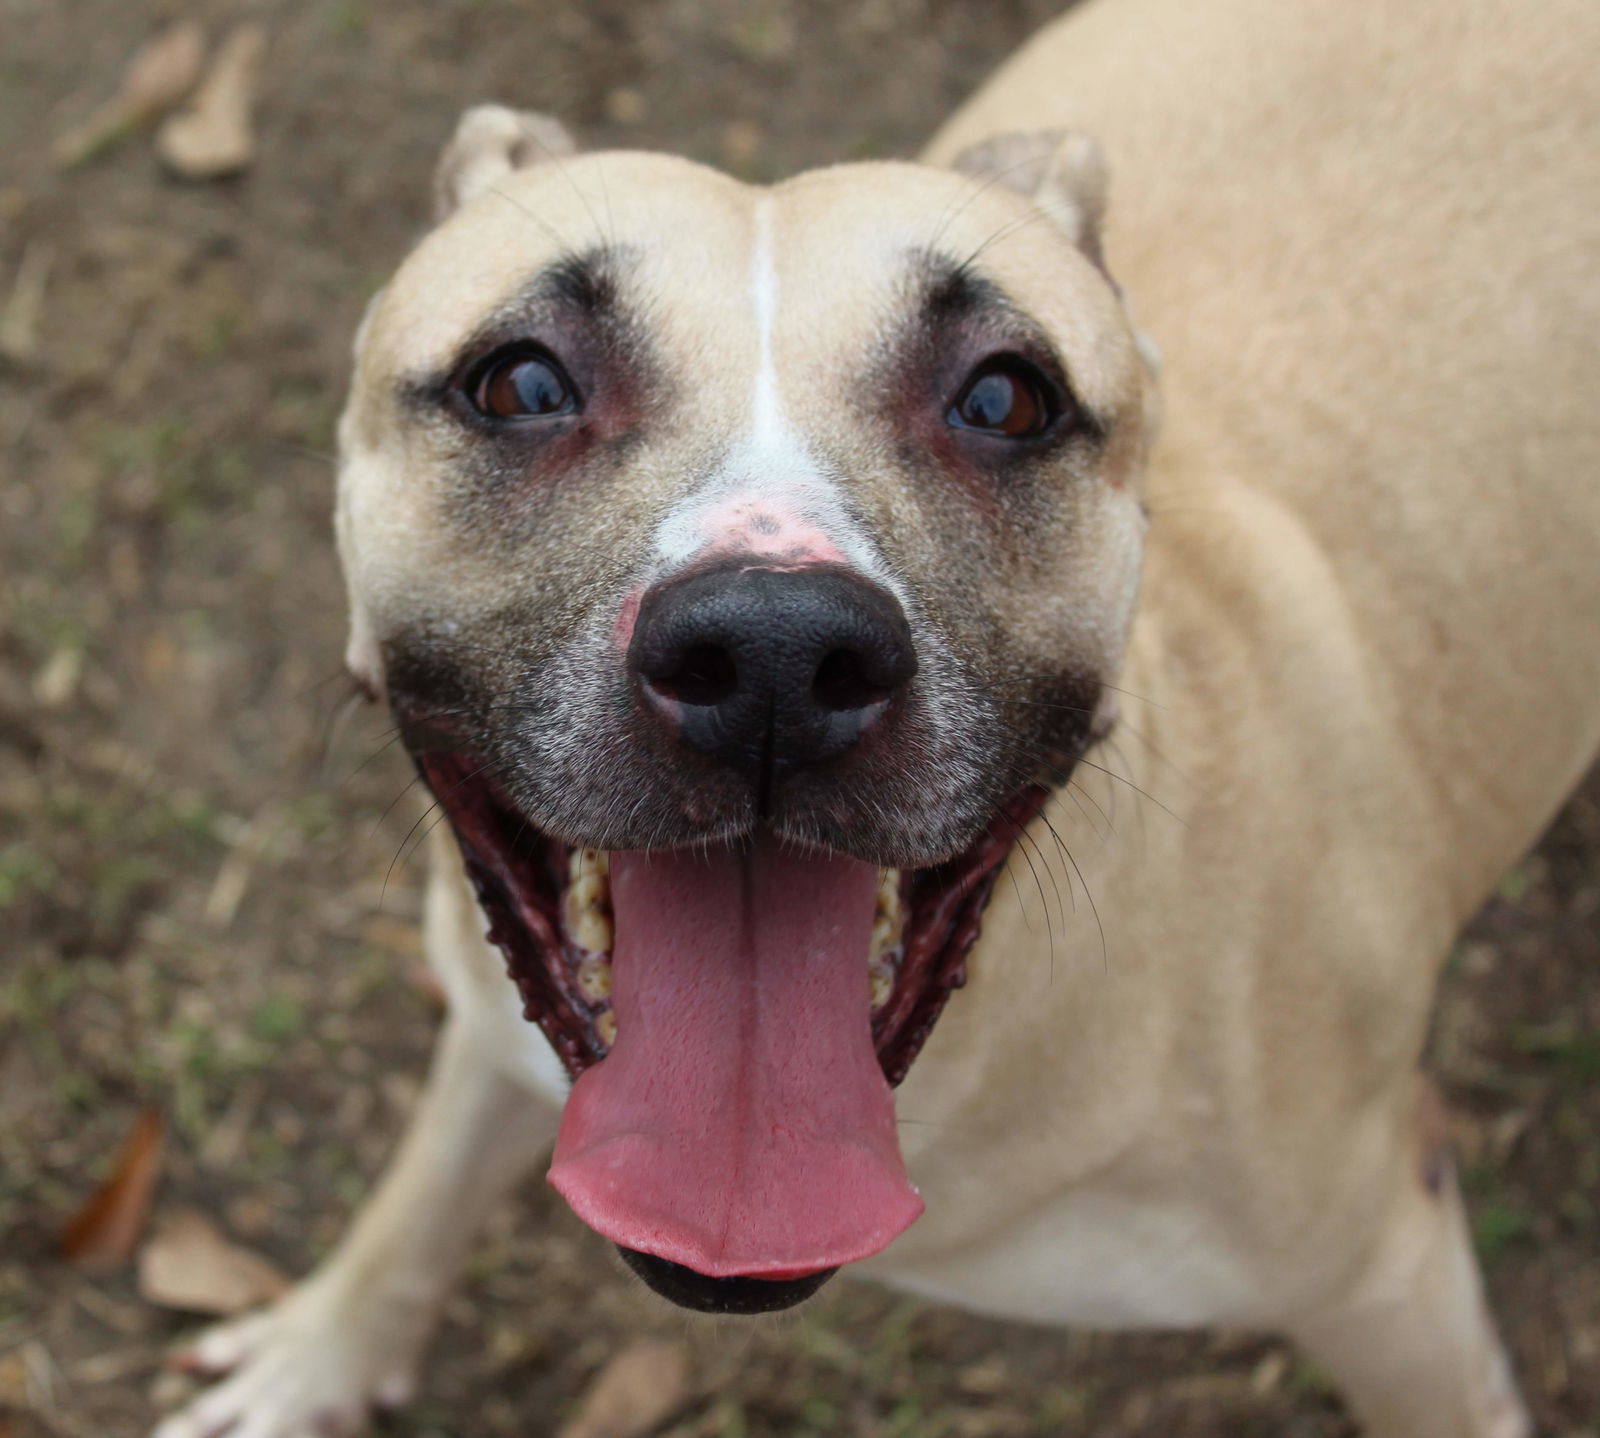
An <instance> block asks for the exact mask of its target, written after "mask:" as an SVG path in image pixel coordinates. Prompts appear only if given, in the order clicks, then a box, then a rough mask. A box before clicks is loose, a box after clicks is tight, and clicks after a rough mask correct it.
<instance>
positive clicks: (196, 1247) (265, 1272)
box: [139, 1209, 289, 1318]
mask: <svg viewBox="0 0 1600 1438" xmlns="http://www.w3.org/2000/svg"><path fill="white" fill-rule="evenodd" d="M288 1287H289V1280H288V1279H287V1278H285V1277H284V1276H283V1275H282V1274H281V1273H279V1272H278V1270H277V1269H275V1268H274V1267H273V1266H272V1265H271V1264H270V1263H268V1262H267V1261H266V1259H264V1258H262V1257H261V1256H260V1255H259V1254H255V1253H252V1252H251V1251H250V1250H249V1249H248V1248H241V1247H240V1246H239V1245H238V1244H237V1243H234V1242H232V1241H231V1240H229V1239H227V1238H224V1237H223V1235H222V1234H221V1233H219V1232H218V1231H217V1229H216V1227H215V1226H214V1225H213V1224H212V1223H211V1221H210V1220H209V1219H208V1218H206V1217H205V1215H204V1214H201V1213H196V1212H195V1211H194V1210H192V1209H184V1210H182V1211H180V1212H178V1213H174V1214H172V1215H170V1216H169V1217H167V1218H164V1219H162V1220H161V1221H160V1222H159V1223H158V1224H157V1225H156V1231H155V1233H154V1234H153V1235H151V1238H150V1241H149V1242H148V1243H147V1244H145V1246H144V1249H143V1251H142V1252H141V1253H140V1254H139V1296H140V1297H141V1298H143V1299H144V1300H145V1301H146V1302H147V1303H155V1304H159V1305H160V1306H161V1307H162V1308H181V1309H183V1310H184V1311H185V1312H187V1313H211V1314H217V1315H219V1316H221V1317H224V1318H228V1317H232V1316H233V1315H234V1314H235V1313H243V1312H244V1311H245V1309H247V1308H255V1307H258V1306H259V1305H260V1304H263V1303H270V1302H271V1301H272V1300H273V1299H274V1298H276V1297H278V1295H279V1294H281V1293H283V1292H284V1291H285V1290H286V1289H287V1288H288Z"/></svg>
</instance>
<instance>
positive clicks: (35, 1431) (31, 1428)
mask: <svg viewBox="0 0 1600 1438" xmlns="http://www.w3.org/2000/svg"><path fill="white" fill-rule="evenodd" d="M0 1438H55V1430H54V1429H53V1428H49V1427H47V1426H46V1425H45V1421H44V1419H42V1418H41V1417H39V1415H38V1414H36V1413H30V1412H29V1411H28V1410H27V1409H26V1408H12V1407H9V1406H7V1405H6V1404H3V1403H0Z"/></svg>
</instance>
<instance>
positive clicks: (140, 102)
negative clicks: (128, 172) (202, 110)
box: [52, 20, 206, 166]
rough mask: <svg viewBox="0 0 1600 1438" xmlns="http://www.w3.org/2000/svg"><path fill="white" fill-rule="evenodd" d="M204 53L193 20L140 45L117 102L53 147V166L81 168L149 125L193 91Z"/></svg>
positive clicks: (108, 104)
mask: <svg viewBox="0 0 1600 1438" xmlns="http://www.w3.org/2000/svg"><path fill="white" fill-rule="evenodd" d="M205 52H206V39H205V34H204V32H203V31H202V30H201V29H200V26H199V25H198V24H196V23H195V22H194V21H193V20H180V21H178V23H177V24H175V25H169V26H168V27H167V28H166V29H165V30H163V31H162V32H161V33H160V34H159V35H157V36H156V37H155V38H154V39H153V40H150V41H147V42H146V43H145V44H144V45H141V46H140V47H139V49H138V50H136V51H134V54H133V58H132V59H131V60H129V61H128V64H127V67H126V68H125V69H124V70H123V72H122V87H121V89H119V90H118V91H117V95H116V98H115V99H112V100H108V101H107V102H106V103H105V104H104V105H102V106H100V108H99V109H98V110H96V111H95V112H94V114H92V115H91V116H89V118H88V119H87V120H85V121H84V122H83V123H82V124H81V125H78V126H76V127H75V128H73V129H72V130H70V131H68V132H67V133H66V134H65V135H63V136H61V138H60V139H59V140H57V141H56V143H55V145H54V146H53V147H52V154H53V157H54V159H55V162H56V163H57V164H58V165H62V166H69V165H79V164H82V163H83V162H84V161H85V160H88V159H91V158H93V157H94V156H95V155H97V154H99V153H100V152H101V151H102V150H104V149H105V148H106V147H107V146H108V145H110V144H113V143H114V142H115V141H117V140H119V139H121V138H122V136H124V135H126V134H128V133H129V132H130V131H133V130H137V129H139V128H140V127H141V126H144V125H151V124H154V123H155V122H156V121H157V120H159V119H160V118H161V117H162V116H163V115H165V114H166V113H167V111H168V110H171V109H173V108H174V107H175V106H177V105H179V104H181V103H182V101H183V99H184V97H185V96H186V95H188V93H189V92H190V91H191V90H192V89H194V86H195V81H197V80H198V79H199V78H200V66H201V63H202V61H204V59H205Z"/></svg>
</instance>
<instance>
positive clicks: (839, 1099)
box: [417, 750, 1046, 1312]
mask: <svg viewBox="0 0 1600 1438" xmlns="http://www.w3.org/2000/svg"><path fill="white" fill-rule="evenodd" d="M417 758H418V765H419V768H420V769H421V771H422V773H423V776H424V778H425V779H426V781H427V783H428V785H429V787H430V788H431V789H432V791H433V793H434V795H435V796H436V797H437V798H438V800H439V801H440V804H441V805H442V807H443V808H444V810H445V812H446V814H447V815H448V817H449V819H450V821H451V824H452V826H453V828H454V830H455V832H456V836H457V838H458V840H459V842H460V846H461V850H462V854H463V856H464V859H465V862H466V868H467V872H468V875H469V876H470V878H471V881H472V883H473V886H474V888H475V889H476V891H477V894H478V898H479V901H480V903H481V905H482V907H483V910H484V913H485V914H486V915H487V917H488V920H489V934H488V936H489V938H490V940H491V941H492V942H494V943H495V944H496V945H497V946H498V947H499V948H500V950H501V951H502V953H503V954H504V955H505V958H506V964H507V969H508V971H509V973H510V976H511V978H512V979H513V981H514V982H515V983H516V985H517V988H518V991H519V992H520V994H521V997H522V1001H523V1005H524V1013H525V1014H526V1016H527V1018H528V1019H529V1020H531V1021H532V1022H534V1023H537V1024H538V1025H539V1027H540V1028H541V1029H542V1030H543V1031H544V1033H545V1035H546V1037H547V1038H548V1039H549V1041H550V1043H551V1045H552V1046H553V1047H554V1049H555V1051H556V1053H557V1054H558V1055H559V1057H560V1059H561V1061H562V1063H563V1064H564V1065H565V1066H566V1068H567V1070H568V1072H569V1073H570V1074H571V1075H572V1076H573V1078H574V1079H575V1080H576V1083H575V1085H574V1088H573V1092H572V1094H571V1096H570V1098H569V1100H568V1103H567V1106H566V1110H565V1111H564V1113H563V1117H562V1123H561V1131H560V1136H559V1137H558V1139H557V1144H556V1152H555V1159H554V1164H553V1167H552V1169H551V1175H550V1177H551V1182H552V1183H553V1184H554V1185H555V1186H556V1187H557V1189H559V1190H560V1191H561V1192H562V1194H563V1196H565V1197H566V1198H567V1200H568V1202H569V1203H570V1204H571V1205H572V1207H573V1208H574V1210H575V1211H576V1212H577V1213H578V1215H579V1217H580V1218H582V1219H583V1220H584V1221H585V1222H587V1223H588V1224H589V1226H590V1227H592V1228H594V1229H596V1230H597V1231H598V1232H600V1233H602V1234H603V1235H605V1236H606V1237H609V1238H611V1239H612V1240H613V1241H615V1242H616V1243H617V1244H618V1245H619V1247H621V1249H622V1250H623V1253H624V1257H625V1258H627V1260H628V1262H629V1265H630V1266H631V1267H633V1268H634V1269H635V1270H636V1271H637V1272H639V1273H640V1274H641V1276H643V1277H644V1278H645V1280H646V1281H647V1282H649V1283H650V1284H651V1286H652V1287H654V1288H656V1289H657V1291H658V1292H661V1293H663V1294H664V1295H665V1296H667V1297H669V1298H671V1299H672V1300H673V1301H674V1302H677V1303H679V1304H680V1305H682V1306H686V1307H691V1308H701V1309H707V1310H710V1311H716V1312H752V1311H762V1310H765V1309H770V1308H779V1307H786V1306H788V1305H789V1304H790V1303H793V1302H797V1301H799V1299H800V1298H803V1297H805V1296H807V1295H808V1294H809V1293H810V1292H812V1291H814V1290H815V1289H816V1288H817V1287H818V1286H819V1285H820V1283H821V1282H822V1281H823V1280H824V1279H825V1278H826V1277H827V1275H828V1274H829V1273H830V1272H831V1271H832V1270H833V1269H834V1268H836V1267H837V1266H838V1265H840V1264H842V1263H847V1262H851V1261H854V1260H856V1259H860V1258H864V1257H867V1256H868V1255H869V1254H871V1253H874V1252H877V1251H878V1250H880V1249H881V1248H883V1247H885V1246H886V1245H887V1244H888V1243H889V1242H891V1241H892V1240H893V1239H894V1238H895V1237H896V1236H897V1235H898V1234H899V1233H900V1232H902V1231H903V1230H904V1229H905V1228H906V1227H907V1226H909V1224H910V1223H911V1222H912V1221H914V1220H915V1218H916V1217H917V1216H918V1214H919V1213H920V1212H921V1208H922V1204H921V1200H920V1199H919V1198H918V1197H917V1195H916V1192H915V1190H914V1189H913V1188H912V1187H911V1186H910V1184H909V1182H908V1181H907V1179H906V1177H905V1172H904V1167H903V1164H902V1163H901V1160H900V1155H899V1146H898V1141H897V1138H896V1133H895V1121H894V1112H893V1100H892V1095H891V1093H890V1089H891V1086H892V1085H895V1084H898V1083H899V1082H900V1080H901V1079H903V1078H904V1077H905V1074H906V1072H907V1070H908V1069H909V1068H910V1066H911V1063H912V1061H913V1060H914V1059H915V1058H916V1056H917V1053H918V1051H919V1050H920V1049H921V1047H922V1045H923V1043H924V1041H925V1040H926V1039H927V1037H928V1035H929V1033H930V1032H931V1031H932V1029H933V1026H934V1023H935V1021H936V1020H937V1019H938V1017H939V1014H940V1012H941V1010H942V1009H943V1007H944V1005H945V1003H946V1001H947V1000H948V998H949V996H950V994H951V993H952V992H953V991H954V990H955V989H957V988H959V987H961V985H962V984H963V983H964V982H965V980H966V960H967V956H968V954H969V952H970V950H971V948H972V946H973V944H974V942H975V941H976V939H977V936H978V930H979V926H980V923H981V920H982V915H983V911H984V908H985V906H986V905H987V903H988V901H989V898H990V896H991V894H992V892H993V889H994V885H995V882H996V880H997V879H998V877H999V873H1000V870H1001V868H1002V866H1003V863H1004V860H1005V858H1006V855H1007V854H1008V853H1009V851H1010V849H1011V847H1012V845H1013V844H1014V843H1015V842H1016V840H1017V838H1018V836H1019V835H1020V834H1021V832H1022V830H1023V828H1024V826H1025V825H1026V824H1027V823H1028V821H1029V820H1030V819H1031V818H1032V817H1033V816H1034V815H1035V814H1036V813H1037V812H1038V810H1039V808H1040V806H1041V805H1042V803H1043V802H1044V799H1045V798H1046V791H1045V790H1044V789H1042V788H1039V787H1030V788H1028V789H1026V790H1024V791H1022V792H1021V793H1019V794H1018V795H1017V796H1016V797H1015V798H1013V799H1012V800H1011V801H1010V802H1009V803H1008V804H1007V805H1005V806H1004V807H1003V808H1001V809H1000V810H999V811H998V812H997V813H996V814H995V816H994V818H993V820H992V821H991V823H990V824H989V826H988V828H987V829H986V830H985V831H984V832H983V833H982V834H981V835H980V836H979V837H978V839H977V840H976V841H975V842H974V843H973V844H972V845H971V847H970V848H968V849H967V850H966V852H964V853H962V854H960V855H958V856H956V857H955V858H952V859H949V860H947V861H945V862H943V863H940V864H935V865H930V866H928V867H925V868H918V869H910V870H898V869H883V868H878V867H877V866H874V865H869V864H866V863H863V862H861V861H859V860H855V859H850V858H845V857H843V856H839V855H827V854H819V853H815V852H811V853H806V852H801V851H798V850H797V849H796V848H795V847H794V846H792V845H789V844H786V843H785V842H783V841H781V840H780V839H778V838H776V837H774V836H765V835H762V836H756V837H754V838H751V839H749V840H746V841H743V842H741V843H738V844H734V845H712V846H708V847H706V848H702V849H688V850H657V851H648V852H640V851H618V852H617V853H614V854H607V853H605V852H602V851H597V850H592V849H583V848H575V847H573V846H571V845H568V844H565V843H562V842H561V841H559V840H557V839H555V838H554V837H552V836H549V835H546V834H544V833H542V832H540V831H539V830H537V829H536V828H534V827H533V826H532V825H530V824H529V823H528V822H527V821H526V820H525V819H524V818H523V817H522V815H521V814H520V813H519V812H518V811H517V809H516V807H515V805H514V804H513V803H512V801H511V800H510V799H509V797H508V796H507V795H506V794H505V793H504V791H503V790H502V789H501V788H500V786H499V785H498V784H497V783H496V781H495V780H494V778H493V777H492V775H491V774H490V773H489V771H488V770H487V769H486V768H485V767H484V766H483V765H482V764H481V763H480V762H479V761H478V760H477V759H476V758H475V757H474V756H472V755H471V754H468V753H465V752H462V751H459V750H425V751H424V752H422V753H420V754H419V755H418V756H417Z"/></svg>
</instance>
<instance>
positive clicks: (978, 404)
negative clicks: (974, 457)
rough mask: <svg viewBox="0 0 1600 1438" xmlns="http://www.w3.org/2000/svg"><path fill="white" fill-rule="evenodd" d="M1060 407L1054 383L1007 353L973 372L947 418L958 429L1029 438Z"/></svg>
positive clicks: (1047, 423) (1047, 425)
mask: <svg viewBox="0 0 1600 1438" xmlns="http://www.w3.org/2000/svg"><path fill="white" fill-rule="evenodd" d="M1061 409H1062V405H1061V401H1060V400H1059V399H1058V398H1057V397H1056V393H1055V386H1054V385H1053V384H1051V382H1050V381H1049V380H1048V379H1046V378H1045V376H1044V375H1043V374H1041V373H1040V372H1039V370H1038V369H1036V368H1035V367H1034V366H1033V365H1031V364H1029V363H1028V362H1027V361H1026V360H1024V359H1021V358H1019V357H1017V356H1013V355H1007V356H1003V357H1001V358H999V359H992V360H987V361H985V363H983V364H982V365H980V366H979V367H978V368H977V369H976V370H974V371H973V373H972V375H971V377H970V378H969V379H968V380H967V382H966V384H965V385H964V386H963V387H962V390H961V393H960V394H959V395H957V396H956V401H955V403H954V404H952V405H951V406H950V410H949V413H948V414H947V415H946V420H947V421H948V423H950V424H951V425H953V426H954V427H955V428H957V429H975V430H978V431H979V432H980V433H983V434H997V435H1004V436H1005V438H1007V439H1032V438H1034V437H1035V436H1036V435H1041V434H1043V433H1044V432H1045V431H1046V430H1047V429H1049V428H1050V426H1051V425H1052V424H1053V423H1054V422H1055V419H1056V416H1057V415H1058V414H1060V412H1061Z"/></svg>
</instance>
